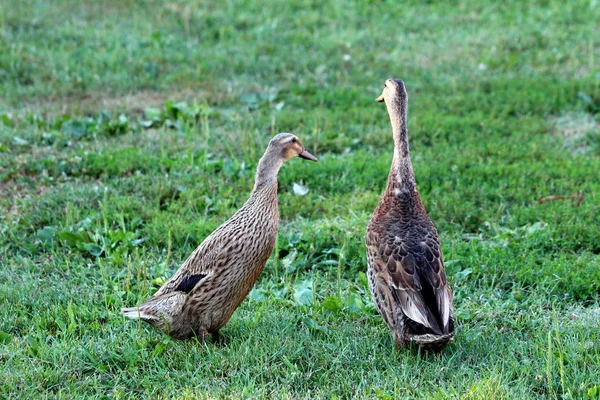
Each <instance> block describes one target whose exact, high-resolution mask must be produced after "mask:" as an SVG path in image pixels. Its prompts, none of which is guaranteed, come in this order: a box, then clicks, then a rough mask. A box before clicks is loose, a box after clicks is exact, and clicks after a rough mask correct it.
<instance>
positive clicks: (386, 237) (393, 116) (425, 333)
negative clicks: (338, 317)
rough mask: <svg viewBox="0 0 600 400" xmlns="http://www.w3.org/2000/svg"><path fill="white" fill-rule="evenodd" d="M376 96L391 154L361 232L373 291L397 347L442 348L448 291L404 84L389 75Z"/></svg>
mask: <svg viewBox="0 0 600 400" xmlns="http://www.w3.org/2000/svg"><path fill="white" fill-rule="evenodd" d="M377 101H379V102H385V104H386V107H387V111H388V114H389V116H390V122H391V124H392V131H393V136H394V157H393V160H392V166H391V168H390V173H389V176H388V184H387V187H386V189H385V192H384V193H383V197H382V198H381V201H380V202H379V205H378V206H377V208H376V209H375V212H374V213H373V216H372V217H371V221H370V222H369V226H368V228H367V233H366V236H365V242H366V245H367V263H368V277H369V286H370V288H371V294H372V296H373V301H374V302H375V305H376V307H377V310H378V311H379V313H380V314H381V316H382V317H383V319H384V321H385V322H386V323H387V325H388V327H389V328H390V331H391V333H392V337H393V339H394V342H395V343H396V348H398V347H400V346H404V347H410V346H411V345H416V346H418V347H421V348H422V349H424V350H427V351H441V350H442V349H444V348H445V347H446V346H447V345H448V344H449V343H450V341H451V340H452V339H453V338H454V319H453V311H452V291H451V290H450V286H448V282H447V281H446V273H445V272H444V262H443V258H442V252H441V249H440V243H439V240H438V235H437V231H436V229H435V226H434V225H433V223H432V222H431V220H430V219H429V216H428V215H427V212H426V211H425V207H423V203H422V202H421V198H420V197H419V192H418V191H417V184H416V182H415V176H414V173H413V168H412V164H411V162H410V151H409V148H408V132H407V128H406V113H407V107H408V96H407V94H406V89H405V87H404V83H403V82H402V81H401V80H399V79H388V80H387V81H386V82H385V86H384V88H383V93H382V94H381V96H379V97H378V98H377Z"/></svg>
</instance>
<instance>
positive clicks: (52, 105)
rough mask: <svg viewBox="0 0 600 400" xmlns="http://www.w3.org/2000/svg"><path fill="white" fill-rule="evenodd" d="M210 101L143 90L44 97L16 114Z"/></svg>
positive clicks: (189, 92)
mask: <svg viewBox="0 0 600 400" xmlns="http://www.w3.org/2000/svg"><path fill="white" fill-rule="evenodd" d="M206 98H207V93H206V92H205V91H203V90H193V89H183V90H177V91H169V92H157V91H152V90H140V91H137V92H134V93H126V94H114V95H110V94H105V93H103V94H97V93H85V94H82V95H80V96H70V97H61V98H44V99H36V100H33V101H30V102H28V103H26V104H24V105H23V107H22V108H21V109H20V110H18V111H17V112H16V114H17V115H26V114H29V113H36V114H68V115H81V114H96V113H98V112H100V111H104V110H107V111H111V112H123V113H127V114H136V113H137V114H141V113H142V112H143V111H144V110H145V109H146V108H148V107H162V106H164V104H165V103H166V102H167V101H169V100H170V101H173V102H180V101H186V102H188V103H193V102H194V101H196V102H201V101H203V100H204V99H206Z"/></svg>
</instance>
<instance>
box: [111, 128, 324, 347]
mask: <svg viewBox="0 0 600 400" xmlns="http://www.w3.org/2000/svg"><path fill="white" fill-rule="evenodd" d="M296 156H299V157H301V158H304V159H307V160H312V161H317V159H316V158H315V157H314V156H313V155H312V154H310V153H309V152H308V151H306V149H305V148H304V146H303V145H302V143H301V142H300V140H298V138H297V137H296V136H294V135H292V134H291V133H280V134H278V135H276V136H275V137H274V138H273V139H271V141H270V142H269V146H268V148H267V150H266V151H265V154H264V155H263V157H262V158H261V159H260V161H259V163H258V167H257V170H256V181H255V184H254V189H253V190H252V193H251V195H250V198H249V199H248V201H247V202H246V203H245V204H244V205H243V206H242V208H240V209H239V210H238V211H237V212H236V213H235V214H234V215H233V216H232V217H231V218H230V219H229V220H227V221H226V222H225V223H224V224H223V225H221V226H220V227H218V228H217V229H216V230H215V231H214V232H213V233H211V234H210V235H209V236H208V237H207V238H206V239H205V240H204V241H203V242H202V244H200V246H198V248H196V250H194V252H193V253H192V254H191V255H190V256H189V258H188V259H187V260H186V261H185V262H184V263H183V265H182V266H181V268H180V269H179V270H178V271H177V272H176V273H175V275H173V276H172V277H171V278H170V279H169V280H168V281H167V282H166V283H165V284H164V285H163V286H162V287H161V288H160V289H159V290H158V291H157V292H156V293H155V294H154V295H153V296H152V297H151V298H149V299H148V300H147V301H146V302H145V303H144V304H142V305H141V306H139V307H132V308H123V309H122V310H121V312H122V313H123V314H124V315H125V316H126V317H129V318H134V319H137V318H139V319H142V320H144V321H146V322H148V323H149V324H150V325H152V326H154V327H155V328H157V329H159V330H162V331H163V332H165V333H167V334H168V335H170V336H172V337H173V338H176V339H185V338H189V337H192V336H198V337H200V338H204V337H206V336H208V334H209V333H210V334H213V335H216V334H217V333H218V330H219V329H220V328H221V327H223V326H224V325H225V324H226V323H227V321H229V318H230V317H231V315H232V314H233V312H234V311H235V309H236V308H237V307H238V306H239V305H240V304H241V302H242V301H243V300H244V299H245V298H246V296H247V295H248V292H250V290H251V289H252V286H253V285H254V282H256V279H257V278H258V276H259V274H260V273H261V271H262V270H263V268H264V266H265V263H266V262H267V260H268V258H269V256H270V255H271V253H272V251H273V247H274V246H275V239H276V236H277V230H278V224H279V211H278V207H277V174H278V172H279V169H280V168H281V166H282V165H283V163H284V162H286V161H287V160H289V159H290V158H292V157H296Z"/></svg>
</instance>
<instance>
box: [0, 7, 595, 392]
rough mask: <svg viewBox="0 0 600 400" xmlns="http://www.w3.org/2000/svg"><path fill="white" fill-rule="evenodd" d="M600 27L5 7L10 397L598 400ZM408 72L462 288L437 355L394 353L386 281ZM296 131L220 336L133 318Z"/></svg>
mask: <svg viewBox="0 0 600 400" xmlns="http://www.w3.org/2000/svg"><path fill="white" fill-rule="evenodd" d="M217 3H218V4H217ZM599 20H600V3H598V2H597V1H578V0H575V1H568V2H566V1H554V0H548V1H538V2H518V1H509V2H504V3H502V4H499V3H497V2H492V1H474V0H473V1H458V2H452V4H448V3H446V2H421V1H405V2H388V1H380V0H379V1H378V0H371V1H356V2H342V1H310V0H292V1H288V2H285V3H284V2H278V1H272V0H266V1H262V2H251V1H243V2H234V1H221V2H209V1H200V0H194V1H176V2H162V1H153V0H148V1H142V0H126V1H112V0H109V1H103V2H79V1H74V0H57V1H53V2H43V1H35V0H7V1H5V2H4V3H2V4H1V5H0V194H1V196H0V209H1V210H2V213H1V215H0V231H1V235H0V264H1V266H2V268H1V269H0V373H1V374H2V377H3V379H2V380H1V381H0V397H2V398H18V397H23V398H34V397H39V396H44V397H57V398H74V397H79V396H81V397H86V398H89V397H98V398H105V397H114V398H248V397H253V398H261V397H276V398H311V399H312V398H384V399H388V398H389V399H392V398H393V399H396V398H425V399H432V398H433V399H442V398H479V399H490V398H561V399H567V398H591V399H597V398H599V397H600V379H599V376H600V355H599V354H600V329H599V328H600V308H599V300H600V295H599V292H600V256H599V254H600V239H599V238H600V205H599V201H600V198H599V195H600V180H599V179H598V172H597V171H599V170H600V125H599V123H600V114H599V111H600V72H599V71H600V68H599V59H600V57H599V56H600V35H598V21H599ZM390 77H396V78H402V79H403V80H404V81H405V83H406V86H407V89H408V93H409V124H408V128H409V138H410V144H411V151H412V161H413V166H414V169H415V173H416V179H417V183H418V186H419V191H420V193H421V197H422V199H423V202H424V204H425V206H426V208H427V210H428V212H429V215H430V217H431V218H432V220H433V221H434V223H435V224H436V226H437V228H438V231H439V233H440V239H441V243H442V248H443V252H444V257H445V262H446V270H447V273H448V277H449V282H450V284H451V286H452V288H453V291H454V300H455V316H456V322H457V336H456V339H455V341H454V343H453V344H452V345H451V346H450V347H449V348H447V349H446V351H445V352H444V353H442V354H441V355H437V356H428V357H420V356H419V355H417V354H415V353H413V352H410V351H405V350H400V351H396V350H395V349H394V346H393V344H392V343H391V341H390V336H389V332H388V330H387V327H386V326H385V324H384V322H383V320H382V319H381V318H380V317H379V316H378V315H377V313H376V311H375V309H374V306H373V304H372V301H371V299H370V296H369V293H368V288H367V284H366V278H365V272H366V259H365V248H364V243H363V235H364V231H365V229H366V225H367V222H368V220H369V218H370V215H371V213H372V211H373V209H374V208H375V206H376V205H377V202H378V200H379V198H380V196H381V193H382V191H383V188H384V186H385V182H386V178H387V172H388V170H389V166H390V161H391V155H392V146H393V143H392V138H391V130H390V126H389V121H388V119H387V114H386V111H385V107H384V106H383V105H382V104H379V103H376V102H375V100H374V99H375V98H376V97H377V96H378V95H379V94H380V93H381V89H382V87H383V82H384V81H385V79H387V78H390ZM282 131H291V132H294V133H295V134H297V135H298V136H299V137H300V139H301V140H302V141H303V142H304V143H305V144H306V145H307V147H308V149H309V150H310V151H311V152H312V153H313V154H315V155H316V156H317V157H319V163H316V164H315V163H307V162H305V161H303V160H299V159H294V160H291V161H290V162H289V163H287V164H286V165H285V166H284V167H283V169H282V171H281V174H280V177H279V182H280V188H279V204H280V213H281V225H280V232H279V237H278V243H277V247H276V250H275V252H274V255H273V256H272V257H271V259H270V260H269V262H268V264H267V266H266V268H265V270H264V272H263V273H262V275H261V277H260V279H259V281H258V282H257V284H256V286H255V288H254V290H253V291H252V293H251V294H250V296H249V298H248V299H247V300H246V301H245V302H244V303H243V304H242V305H241V306H240V308H239V309H238V311H237V312H236V313H235V314H234V316H233V318H232V319H231V321H230V322H229V324H228V325H227V326H225V328H223V330H222V332H221V333H222V336H223V340H222V342H220V343H212V342H210V341H208V342H206V343H204V342H198V341H193V340H190V341H184V342H180V341H174V340H171V339H169V338H168V337H166V336H164V335H163V334H161V333H159V332H157V331H154V330H152V329H151V328H150V327H149V326H146V325H145V324H141V323H140V324H138V323H136V322H134V321H129V320H125V319H124V318H123V317H122V316H121V315H120V314H119V310H120V308H121V307H123V306H133V305H136V304H140V303H141V302H142V301H143V300H144V299H145V298H147V296H149V295H151V294H152V293H153V292H154V291H155V290H156V289H157V288H158V287H159V286H160V284H161V282H163V281H164V279H166V278H168V277H169V276H170V275H171V274H172V273H173V272H174V271H175V270H176V269H177V267H178V265H179V264H180V263H181V262H182V261H183V260H184V259H185V258H186V257H187V255H188V254H189V253H190V252H191V251H192V250H193V249H194V248H195V246H196V245H197V244H199V243H200V242H201V241H202V239H203V238H204V237H205V236H206V235H207V234H209V233H210V232H211V231H212V230H213V229H214V228H216V227H217V226H218V225H219V224H220V223H222V222H223V221H224V220H225V219H227V218H228V217H229V216H230V215H231V214H233V212H235V210H236V209H237V208H239V207H240V206H241V204H243V202H244V201H245V200H246V198H247V196H248V194H249V192H250V190H251V188H252V185H253V177H254V169H255V167H256V164H257V161H258V159H259V157H260V156H261V154H262V152H263V151H264V149H265V146H266V144H267V143H268V140H269V139H270V138H271V137H272V136H273V135H274V134H276V133H277V132H282ZM294 184H296V185H302V186H303V187H304V188H301V187H300V189H301V190H298V188H299V186H296V188H297V190H294ZM302 189H308V193H305V191H306V190H302ZM561 196H563V197H564V198H562V197H561ZM569 196H571V197H569ZM540 200H547V201H542V202H540Z"/></svg>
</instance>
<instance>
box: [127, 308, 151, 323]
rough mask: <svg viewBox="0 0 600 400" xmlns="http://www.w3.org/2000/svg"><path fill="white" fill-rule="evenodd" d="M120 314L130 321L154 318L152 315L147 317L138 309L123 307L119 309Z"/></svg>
mask: <svg viewBox="0 0 600 400" xmlns="http://www.w3.org/2000/svg"><path fill="white" fill-rule="evenodd" d="M121 314H123V315H124V316H125V317H127V318H131V319H141V320H149V319H153V318H155V316H153V315H149V314H147V313H145V312H144V311H143V310H142V309H141V308H139V307H124V308H121Z"/></svg>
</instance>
